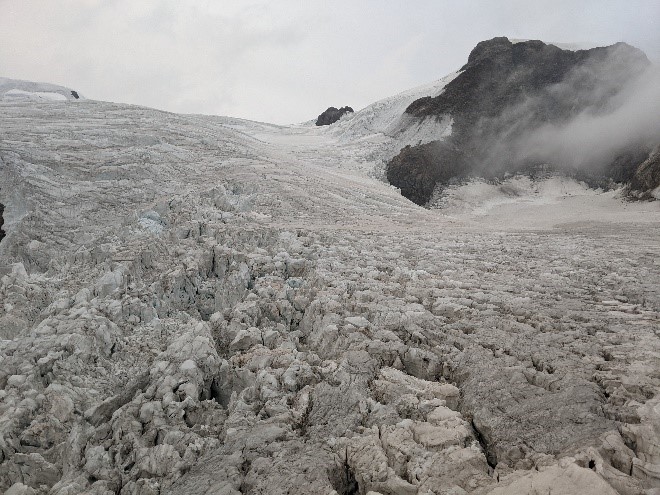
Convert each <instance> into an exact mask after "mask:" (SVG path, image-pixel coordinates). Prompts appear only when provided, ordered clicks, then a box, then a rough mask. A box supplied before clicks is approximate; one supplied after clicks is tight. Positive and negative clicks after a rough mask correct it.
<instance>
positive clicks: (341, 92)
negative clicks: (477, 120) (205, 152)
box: [0, 0, 660, 124]
mask: <svg viewBox="0 0 660 495" xmlns="http://www.w3.org/2000/svg"><path fill="white" fill-rule="evenodd" d="M659 26H660V1H658V0H635V1H633V0H625V1H613V0H612V1H610V0H579V1H578V0H571V1H564V0H552V1H534V0H506V1H494V0H490V1H485V0H484V1H470V0H463V1H458V0H436V1H431V0H414V1H410V0H409V1H403V0H402V1H389V0H363V1H359V0H352V1H350V0H332V1H329V0H299V1H289V0H277V1H275V0H273V1H265V0H236V1H223V0H216V1H202V0H199V1H195V2H192V1H184V0H149V1H146V0H144V1H143V0H0V76H4V77H12V78H17V79H28V80H33V81H42V82H52V83H56V84H62V85H65V86H69V87H71V88H73V89H77V90H79V91H80V92H81V93H82V94H84V95H85V96H87V97H88V98H95V99H100V100H110V101H117V102H126V103H135V104H140V105H146V106H151V107H155V108H160V109H163V110H170V111H174V112H183V113H207V114H219V115H231V116H235V117H244V118H249V119H253V120H261V121H266V122H274V123H281V124H284V123H291V122H301V121H305V120H309V119H312V118H315V117H316V116H317V115H318V114H319V113H321V112H322V111H323V110H325V108H327V107H328V106H331V105H333V106H343V105H351V106H352V107H353V108H354V109H356V110H357V109H360V108H362V107H364V106H366V105H368V104H369V103H372V102H374V101H376V100H378V99H380V98H384V97H386V96H390V95H392V94H395V93H398V92H400V91H404V90H406V89H409V88H411V87H414V86H418V85H420V84H424V83H427V82H430V81H433V80H435V79H439V78H440V77H442V76H444V75H446V74H447V73H449V72H452V71H453V70H455V69H457V68H459V67H460V66H461V65H463V64H464V63H465V61H466V59H467V56H468V54H469V52H470V50H471V49H472V48H473V47H474V45H475V44H476V43H477V42H479V41H481V40H484V39H489V38H492V37H494V36H501V35H504V36H508V37H510V38H533V39H542V40H545V41H554V42H590V43H594V44H599V45H604V44H612V43H614V42H617V41H626V42H628V43H630V44H632V45H635V46H637V47H639V48H641V49H642V50H644V51H645V52H646V53H647V55H648V56H649V58H651V60H652V61H654V62H655V63H658V61H659V59H660V29H659Z"/></svg>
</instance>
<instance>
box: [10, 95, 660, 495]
mask: <svg viewBox="0 0 660 495" xmlns="http://www.w3.org/2000/svg"><path fill="white" fill-rule="evenodd" d="M42 90H43V88H39V91H42ZM440 90H441V83H438V84H436V85H433V86H431V87H429V88H427V89H424V90H423V91H422V90H420V92H422V93H423V92H426V91H440ZM25 91H27V89H25ZM35 91H36V90H35ZM46 92H51V91H46ZM420 92H416V93H415V94H406V95H399V96H397V97H394V98H392V99H388V100H384V101H383V102H379V103H377V104H375V105H374V106H372V107H368V108H367V109H364V110H363V111H361V112H357V113H356V115H355V116H354V117H353V118H352V119H350V120H342V121H340V122H338V123H337V124H334V125H333V126H328V127H327V128H316V127H310V126H274V125H269V124H264V123H256V122H250V121H245V120H240V119H232V118H225V117H208V116H198V115H176V114H170V113H166V112H160V111H156V110H152V109H148V108H140V107H136V106H127V105H120V104H114V103H106V102H96V101H90V100H86V101H81V102H79V103H78V104H76V105H42V104H35V103H34V102H32V101H24V100H19V99H8V100H3V101H0V171H1V173H0V203H2V204H3V205H5V207H6V208H5V213H4V216H5V220H6V222H5V227H4V228H5V229H6V230H7V237H5V238H4V239H3V240H2V242H0V339H1V340H0V389H1V390H0V452H1V454H0V492H9V493H12V492H13V493H31V491H30V489H32V490H34V492H36V493H38V494H39V495H42V494H50V495H65V494H73V493H89V494H103V495H106V494H108V493H119V494H121V495H133V494H135V495H144V494H154V493H160V494H162V495H164V494H179V493H186V494H190V495H196V494H200V495H201V494H206V495H209V494H211V493H226V494H232V495H238V494H239V493H250V494H285V493H292V494H293V493H296V494H306V493H327V494H331V493H336V494H345V493H356V492H358V491H359V492H360V493H366V492H369V491H372V492H377V493H382V494H387V493H390V494H392V493H410V494H415V493H419V494H422V493H424V494H428V493H436V494H438V493H454V494H456V493H472V494H493V495H494V494H497V493H511V494H516V493H527V491H525V490H526V488H525V487H529V486H534V487H535V489H537V490H538V491H542V492H544V493H545V492H549V491H550V490H551V489H552V490H555V491H556V490H559V488H561V489H564V492H563V493H571V490H572V491H573V493H583V494H587V495H603V494H611V495H615V494H616V493H645V490H646V493H651V491H650V490H652V489H653V488H654V487H657V485H658V483H660V479H659V478H658V476H657V473H658V472H660V466H659V464H658V458H657V452H656V449H655V446H656V445H658V444H659V443H660V436H659V434H658V430H657V425H658V424H659V423H660V416H659V414H660V412H659V411H660V405H659V402H658V392H659V391H660V382H658V377H657V370H658V356H660V341H659V340H658V337H657V329H658V322H659V321H660V291H659V289H658V288H659V287H660V263H658V259H660V242H659V241H660V239H659V234H658V233H659V232H660V229H658V227H660V210H659V209H658V203H657V202H656V203H648V204H624V203H622V202H621V201H620V200H619V199H617V198H616V197H615V196H613V195H607V194H605V193H603V194H599V193H594V192H592V191H588V190H585V189H584V188H583V187H582V186H580V185H579V184H577V183H570V182H566V181H558V180H557V179H548V180H547V181H546V182H541V183H532V182H528V181H526V180H525V179H522V178H512V179H511V180H510V181H509V182H507V183H505V184H499V185H490V184H485V183H472V184H467V185H464V186H457V187H456V189H455V190H452V191H451V192H450V194H449V195H448V196H447V198H448V199H447V201H448V204H447V205H445V206H446V208H445V209H430V210H427V209H423V208H420V207H418V206H416V205H415V204H413V203H411V202H410V201H408V200H406V199H405V198H403V197H402V196H401V195H400V194H399V193H398V192H397V191H396V190H395V189H394V188H392V187H390V186H389V185H387V184H385V183H383V182H382V181H380V180H378V179H376V178H374V177H373V171H374V169H376V168H377V167H378V166H379V163H380V160H382V158H383V157H384V156H386V154H387V153H389V152H390V151H391V149H393V148H394V147H395V146H398V145H400V144H401V143H402V142H405V139H408V137H410V136H408V137H406V138H405V139H404V138H401V137H400V136H397V134H396V133H391V132H390V130H391V129H398V128H399V127H398V126H400V125H401V122H400V121H398V120H397V118H398V117H397V112H399V111H400V110H401V109H402V108H405V106H406V105H407V102H408V101H409V100H411V99H413V98H417V97H418V95H419V94H421V93H420ZM58 94H59V93H58ZM433 125H436V124H435V123H434V124H433ZM437 125H438V126H439V127H437V128H436V129H437V130H438V132H440V133H442V132H445V130H444V129H446V126H445V127H443V126H442V124H441V123H438V124H437ZM425 132H426V131H425ZM420 135H421V134H418V136H420ZM631 445H633V446H635V449H634V450H633V449H631V448H630V447H629V446H631ZM10 487H11V488H10ZM28 487H29V488H28Z"/></svg>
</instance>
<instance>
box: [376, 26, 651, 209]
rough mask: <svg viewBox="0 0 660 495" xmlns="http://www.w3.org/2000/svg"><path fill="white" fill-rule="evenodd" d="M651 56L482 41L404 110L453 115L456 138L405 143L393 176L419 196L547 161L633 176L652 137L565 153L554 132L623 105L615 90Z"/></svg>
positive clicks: (589, 173) (622, 47)
mask: <svg viewBox="0 0 660 495" xmlns="http://www.w3.org/2000/svg"><path fill="white" fill-rule="evenodd" d="M648 65H649V61H648V59H647V58H646V55H644V53H643V52H641V51H640V50H638V49H637V48H634V47H632V46H630V45H627V44H625V43H617V44H615V45H612V46H609V47H602V48H593V49H590V50H578V51H570V50H562V49H560V48H558V47H556V46H554V45H547V44H545V43H543V42H541V41H526V42H520V43H515V44H514V43H511V42H510V41H509V40H508V39H507V38H503V37H501V38H493V39H492V40H489V41H483V42H481V43H479V44H478V45H477V46H476V47H475V48H474V50H472V53H470V56H469V58H468V62H467V64H466V65H465V66H464V67H463V68H462V69H461V73H460V74H459V75H458V77H456V78H455V79H454V80H453V81H452V82H450V83H449V84H448V85H447V86H446V87H445V89H444V91H443V92H442V93H441V94H440V95H439V96H436V97H425V98H420V99H418V100H416V101H414V102H413V103H412V104H411V105H410V106H409V107H408V108H407V109H406V113H407V114H409V115H411V116H413V117H417V118H419V119H423V118H428V117H435V118H441V117H442V116H445V115H451V116H452V118H453V127H452V135H451V137H449V138H448V139H446V140H445V141H443V142H432V143H428V144H424V145H419V146H414V147H406V148H404V149H403V150H401V152H400V153H399V155H397V156H395V157H394V158H393V159H392V160H391V161H390V162H389V164H388V167H387V178H388V180H389V181H390V183H392V184H393V185H395V186H397V187H399V188H400V189H401V192H402V194H403V195H404V196H406V197H408V198H409V199H411V200H412V201H414V202H416V203H418V204H424V203H426V202H427V201H428V200H429V199H430V197H431V194H432V193H433V190H434V188H435V187H436V185H437V184H438V183H440V184H443V183H447V182H448V181H450V180H451V179H452V178H456V177H458V178H460V177H466V176H470V175H479V176H486V177H488V176H499V175H502V174H504V173H512V172H520V171H526V170H529V169H535V168H538V166H540V165H542V164H543V165H546V166H549V167H551V168H556V169H560V170H562V171H563V172H567V173H572V174H579V175H582V176H585V177H587V178H590V179H593V181H595V182H598V183H600V182H602V180H603V179H606V180H609V179H611V180H613V181H617V182H622V181H623V182H625V181H628V180H631V179H632V177H633V175H634V173H635V170H636V169H637V167H638V166H639V164H640V163H641V161H643V160H644V159H645V158H646V156H648V152H649V151H650V149H649V145H648V143H637V142H630V143H626V146H625V147H622V148H621V149H616V150H610V151H609V152H608V153H601V154H600V155H599V154H597V153H595V154H594V156H593V157H592V158H591V157H582V156H577V157H576V156H575V154H571V153H570V152H569V151H567V150H563V152H562V150H561V147H562V146H561V142H560V141H559V140H558V138H556V137H554V139H555V141H556V142H555V143H553V142H552V139H553V135H554V134H553V133H555V134H556V133H557V130H558V129H561V128H562V126H564V125H565V124H567V123H568V122H571V121H572V120H573V119H575V118H576V117H578V116H583V115H588V116H591V117H594V118H596V117H598V116H600V115H605V114H607V113H608V112H611V111H613V110H614V109H616V105H617V104H619V103H618V102H617V100H616V97H617V95H619V94H620V93H621V91H622V90H623V89H624V88H625V87H626V85H627V84H629V83H630V82H632V81H634V80H635V79H636V78H637V77H639V76H640V74H642V73H643V72H644V71H645V70H646V68H647V66H648ZM557 147H559V148H560V149H558V150H556V148H557ZM555 151H557V153H555Z"/></svg>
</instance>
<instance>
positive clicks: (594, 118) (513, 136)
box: [474, 48, 660, 174]
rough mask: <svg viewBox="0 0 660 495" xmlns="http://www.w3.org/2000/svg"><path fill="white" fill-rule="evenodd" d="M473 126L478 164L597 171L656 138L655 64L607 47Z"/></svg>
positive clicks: (659, 110)
mask: <svg viewBox="0 0 660 495" xmlns="http://www.w3.org/2000/svg"><path fill="white" fill-rule="evenodd" d="M478 127H479V129H478V131H477V133H475V136H477V137H475V138H474V139H478V140H479V141H480V142H479V143H474V145H475V147H476V148H477V149H481V150H483V151H484V153H483V154H482V155H481V156H482V163H480V164H478V165H477V169H478V170H481V171H496V172H497V171H502V170H511V169H515V168H517V167H518V168H520V167H525V166H530V165H532V166H534V165H540V164H548V165H551V166H552V167H554V168H562V169H568V170H577V171H582V172H586V173H596V174H598V173H603V172H604V171H605V170H606V169H607V168H608V167H611V166H612V164H613V162H615V161H616V160H619V161H621V160H623V161H626V160H627V159H628V158H626V157H633V156H634V157H636V158H638V157H639V156H640V155H644V154H647V153H648V152H649V151H650V149H651V148H653V147H654V146H655V145H657V144H658V143H660V69H658V67H657V66H654V65H650V64H649V63H648V61H647V60H646V59H645V58H640V59H639V60H634V59H633V60H631V52H630V50H629V49H628V48H624V49H614V50H611V54H610V56H609V57H607V58H606V59H598V58H597V59H596V60H595V61H593V60H592V61H587V62H586V63H584V64H582V65H579V66H577V67H576V68H575V69H573V70H572V71H570V72H569V73H568V75H567V76H566V77H565V78H564V79H563V80H562V81H561V82H560V83H558V84H554V85H550V86H548V87H546V88H544V89H543V90H542V91H541V92H540V93H538V94H534V95H533V96H530V97H527V98H525V99H524V100H523V101H522V102H520V103H519V104H516V105H514V106H512V107H509V108H507V109H505V110H504V111H503V112H501V113H500V115H498V116H496V117H494V118H490V119H484V120H482V121H481V122H480V124H479V125H478Z"/></svg>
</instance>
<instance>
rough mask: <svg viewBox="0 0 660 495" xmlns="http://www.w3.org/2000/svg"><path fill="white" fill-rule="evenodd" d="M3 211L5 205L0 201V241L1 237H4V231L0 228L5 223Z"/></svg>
mask: <svg viewBox="0 0 660 495" xmlns="http://www.w3.org/2000/svg"><path fill="white" fill-rule="evenodd" d="M4 213H5V205H3V204H2V203H0V241H2V239H3V238H4V237H5V231H4V230H3V229H2V227H3V226H4V224H5V217H4Z"/></svg>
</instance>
